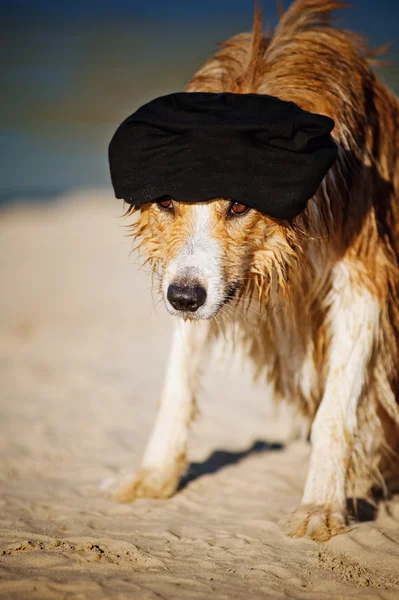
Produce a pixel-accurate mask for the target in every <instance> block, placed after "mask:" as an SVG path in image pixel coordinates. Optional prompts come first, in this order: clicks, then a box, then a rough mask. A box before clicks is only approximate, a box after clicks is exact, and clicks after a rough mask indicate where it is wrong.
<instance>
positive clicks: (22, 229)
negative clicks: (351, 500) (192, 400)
mask: <svg viewBox="0 0 399 600" xmlns="http://www.w3.org/2000/svg"><path fill="white" fill-rule="evenodd" d="M122 212H123V208H122V206H121V205H120V203H119V201H116V200H114V199H112V196H111V193H110V192H107V191H106V190H97V191H96V190H89V191H87V192H79V193H76V194H71V195H70V196H68V197H65V198H63V199H61V200H59V201H57V202H54V203H51V204H43V205H41V206H31V207H29V206H19V207H12V208H9V209H4V210H3V211H2V213H1V214H0V280H1V282H2V293H1V294H0V392H1V399H0V410H1V437H0V444H1V445H0V448H1V453H0V456H1V466H0V485H1V494H0V506H1V512H0V518H1V530H0V597H1V598H7V599H17V598H18V599H20V598H21V599H24V600H30V599H35V600H36V599H37V600H45V599H58V598H63V599H64V598H65V599H68V600H69V599H71V600H72V599H73V600H75V599H76V600H78V599H79V600H80V599H81V600H83V599H91V598H93V599H94V598H95V599H96V600H99V599H102V598H111V599H115V600H122V599H123V600H124V599H134V600H136V599H137V600H152V599H154V600H155V599H163V600H175V599H176V600H180V599H182V600H191V599H192V600H202V599H204V600H205V599H207V598H213V599H215V600H222V599H223V600H241V599H242V600H244V599H245V600H247V599H250V600H256V599H261V598H273V599H279V598H295V599H315V600H316V599H317V600H319V599H323V598H326V599H337V600H338V599H343V598H354V599H357V598H361V599H362V600H366V599H372V598H373V599H374V598H381V599H384V600H388V599H392V600H393V599H396V598H398V597H399V497H396V498H393V499H392V500H391V501H390V502H387V503H386V502H384V503H380V504H379V506H378V508H376V509H375V510H373V507H371V506H368V507H364V510H362V511H361V516H362V519H364V521H363V522H361V523H359V524H356V525H355V526H353V528H352V529H351V531H350V532H349V533H347V534H346V535H343V536H339V537H336V538H334V539H332V540H331V541H330V542H328V543H324V544H318V543H315V542H312V541H308V540H291V539H288V538H286V537H285V536H284V535H283V534H282V532H281V531H280V528H279V525H278V521H279V520H280V519H281V518H282V517H283V516H284V515H286V514H287V513H288V512H289V511H290V510H291V509H293V508H294V507H295V505H296V504H297V503H298V502H299V500H300V496H301V491H302V487H303V484H304V480H305V475H306V469H307V464H308V456H309V447H308V445H307V444H306V443H305V442H299V441H295V442H292V443H290V444H288V443H287V438H288V427H287V424H286V419H285V418H284V415H282V416H281V415H280V416H278V415H275V414H274V412H273V410H272V408H271V405H270V398H269V397H268V390H267V387H266V386H263V385H261V384H257V385H255V386H253V385H252V384H251V380H250V376H249V373H248V371H247V369H246V368H243V370H242V372H241V370H240V369H239V368H237V367H236V366H234V367H232V366H231V365H230V364H229V362H227V364H225V365H224V366H223V368H220V367H218V366H217V365H215V366H214V367H213V368H212V372H209V373H208V374H207V376H206V379H205V383H204V387H203V390H202V393H201V395H200V398H199V409H200V414H199V416H198V418H197V419H196V422H195V424H194V426H193V432H192V437H191V443H190V449H189V458H190V461H191V463H192V464H191V468H190V470H189V472H188V475H187V477H186V479H185V480H184V481H183V482H182V486H181V487H182V489H181V490H180V491H179V493H178V494H177V495H176V496H175V497H173V498H171V499H170V500H166V501H163V500H162V501H157V500H140V501H137V502H135V503H133V504H130V505H124V504H118V503H115V502H113V501H112V500H110V499H108V498H107V497H106V495H105V494H104V492H103V491H102V490H101V488H100V484H101V482H102V481H103V480H105V479H107V478H109V477H111V476H113V475H115V474H116V473H118V471H119V470H120V469H123V468H125V469H128V468H134V467H136V466H138V465H139V462H140V457H141V454H142V452H143V449H144V445H145V442H146V439H147V436H148V433H149V431H150V428H151V424H152V422H153V419H154V415H155V411H156V406H157V402H158V397H159V392H160V388H161V385H162V382H163V376H164V369H165V365H166V361H167V358H168V352H169V341H170V334H171V331H172V328H173V324H174V323H173V320H172V318H171V317H169V316H168V315H167V314H166V312H165V310H164V308H163V306H162V305H159V306H158V307H157V308H156V309H155V310H154V309H153V302H152V298H151V290H150V287H151V280H150V277H149V275H148V273H146V272H145V271H139V270H138V258H137V256H136V255H135V254H131V255H130V256H129V252H130V249H131V245H132V243H131V240H130V239H129V238H128V237H126V235H125V234H126V231H125V230H124V225H125V224H126V221H124V220H123V219H119V218H118V217H119V216H120V215H121V214H122ZM374 513H375V514H374ZM374 517H375V518H374Z"/></svg>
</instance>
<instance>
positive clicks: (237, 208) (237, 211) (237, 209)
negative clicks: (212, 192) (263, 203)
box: [230, 202, 249, 215]
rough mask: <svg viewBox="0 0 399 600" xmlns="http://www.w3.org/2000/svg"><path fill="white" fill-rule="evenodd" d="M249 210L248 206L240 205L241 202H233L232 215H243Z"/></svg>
mask: <svg viewBox="0 0 399 600" xmlns="http://www.w3.org/2000/svg"><path fill="white" fill-rule="evenodd" d="M247 210H249V206H246V204H240V203H239V202H233V203H232V205H231V206H230V214H232V215H243V214H244V213H246V212H247Z"/></svg>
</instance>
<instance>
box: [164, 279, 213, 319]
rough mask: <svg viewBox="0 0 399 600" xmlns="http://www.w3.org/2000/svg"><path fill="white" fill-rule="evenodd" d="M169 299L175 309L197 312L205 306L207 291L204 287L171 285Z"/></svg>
mask: <svg viewBox="0 0 399 600" xmlns="http://www.w3.org/2000/svg"><path fill="white" fill-rule="evenodd" d="M167 298H168V300H169V302H170V303H171V305H172V306H173V308H174V309H176V310H185V311H189V312H195V311H196V310H197V309H198V308H199V307H200V306H202V305H203V304H205V300H206V290H205V288H203V287H202V285H198V284H197V285H180V284H178V283H171V284H170V286H169V287H168V293H167Z"/></svg>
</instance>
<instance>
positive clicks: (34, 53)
mask: <svg viewBox="0 0 399 600" xmlns="http://www.w3.org/2000/svg"><path fill="white" fill-rule="evenodd" d="M262 4H263V8H264V15H265V20H266V22H267V23H270V24H271V25H274V24H275V23H276V10H275V3H274V1H269V2H267V1H266V0H265V2H263V3H262ZM283 4H285V6H287V5H288V4H289V2H287V1H286V2H285V3H283ZM361 4H362V8H361V9H353V10H352V11H348V13H347V15H345V23H346V24H347V26H348V27H350V28H351V29H355V30H357V31H360V32H362V33H366V34H368V36H369V37H370V38H371V41H372V43H374V44H380V43H382V42H383V41H386V40H395V37H396V36H397V35H398V34H397V32H396V27H397V23H398V17H399V10H398V4H399V3H396V2H393V3H391V2H387V1H385V2H380V3H378V6H376V3H375V2H374V0H373V1H372V2H371V1H369V0H364V1H363V2H362V3H361ZM365 7H366V10H365ZM367 7H368V8H367ZM252 11H253V2H252V0H235V1H234V0H214V1H213V2H211V1H209V0H201V2H194V3H190V2H182V1H180V0H169V1H168V2H163V1H161V0H148V1H147V2H145V1H138V0H132V1H130V2H128V0H114V1H112V2H111V1H108V2H107V1H106V0H97V1H96V2H95V1H94V0H87V1H81V2H77V1H75V0H71V1H70V2H49V1H48V0H37V1H36V2H33V0H32V1H31V2H29V0H14V1H13V2H11V1H6V0H0V13H1V14H0V23H1V38H0V44H1V52H0V65H1V67H0V69H1V70H0V86H1V89H2V98H1V111H0V164H1V178H0V202H5V201H9V200H12V199H15V198H17V197H20V196H27V197H30V198H32V199H36V198H43V197H46V196H48V197H53V196H54V195H56V194H58V193H60V192H62V191H64V190H66V189H68V188H70V187H77V186H90V185H98V186H102V185H109V177H108V165H107V146H108V142H109V140H110V137H111V135H112V133H113V132H114V130H115V128H116V126H117V125H118V123H119V122H120V121H121V120H122V119H123V118H125V117H126V116H127V115H128V114H130V113H131V112H133V111H134V110H135V108H136V107H137V106H138V105H139V104H140V103H142V102H145V101H147V100H149V99H150V98H152V97H154V96H156V95H160V94H165V93H169V92H172V91H177V90H181V89H182V88H183V86H184V85H185V83H186V82H187V80H188V79H189V77H190V75H191V74H192V73H193V72H194V71H195V69H196V68H197V67H198V66H199V65H200V64H201V63H202V62H203V61H204V60H205V59H206V58H207V57H208V56H209V55H210V54H211V53H212V51H213V50H214V48H215V45H216V43H217V42H220V41H222V40H224V39H225V38H227V37H228V36H230V35H232V34H234V33H237V32H239V31H243V30H249V29H250V28H251V23H252ZM394 60H395V59H394ZM382 75H383V77H384V79H385V80H386V81H387V82H388V84H389V85H390V86H391V87H393V88H394V89H395V90H396V91H399V77H398V71H397V67H396V62H394V65H393V67H391V68H389V69H385V70H384V71H383V73H382Z"/></svg>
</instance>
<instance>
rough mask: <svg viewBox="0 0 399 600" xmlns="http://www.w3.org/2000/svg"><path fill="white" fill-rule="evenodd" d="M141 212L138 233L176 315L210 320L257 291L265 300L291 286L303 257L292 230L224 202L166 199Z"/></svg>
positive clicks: (170, 309)
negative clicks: (289, 281)
mask: <svg viewBox="0 0 399 600" xmlns="http://www.w3.org/2000/svg"><path fill="white" fill-rule="evenodd" d="M139 211H140V214H139V217H138V220H137V222H136V224H135V225H134V226H133V234H134V235H135V236H137V237H139V238H140V244H139V246H140V247H141V249H142V250H143V252H144V254H145V255H146V258H147V260H148V261H149V262H151V263H152V264H153V266H154V268H156V269H157V271H158V273H159V275H160V278H159V291H160V292H161V294H162V297H163V300H164V303H165V306H166V308H167V310H168V311H169V312H170V313H171V314H173V315H176V316H180V317H182V318H184V319H210V318H212V317H214V316H215V315H216V314H217V313H218V312H219V311H220V310H221V309H222V307H224V306H225V305H227V304H230V303H233V302H235V301H237V300H238V299H248V298H249V297H250V296H252V294H253V292H254V291H255V290H256V292H257V294H262V297H263V300H265V294H266V295H268V294H267V292H268V291H270V289H271V287H272V288H275V289H278V288H279V287H280V288H285V286H286V283H287V274H288V272H289V267H290V265H291V266H292V263H293V262H295V260H296V258H297V251H296V250H295V239H296V234H295V230H294V229H293V228H292V227H291V226H290V225H289V224H287V223H282V222H278V221H276V220H274V219H271V218H269V217H267V216H265V215H264V214H261V213H259V212H258V211H256V210H254V209H251V208H249V207H247V206H245V205H244V204H239V203H237V202H231V201H228V200H223V199H215V200H212V201H207V202H201V203H184V202H177V201H174V200H172V199H165V200H163V201H161V202H158V203H150V204H146V205H144V206H142V207H141V208H140V209H139ZM273 283H275V284H276V285H274V284H273Z"/></svg>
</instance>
